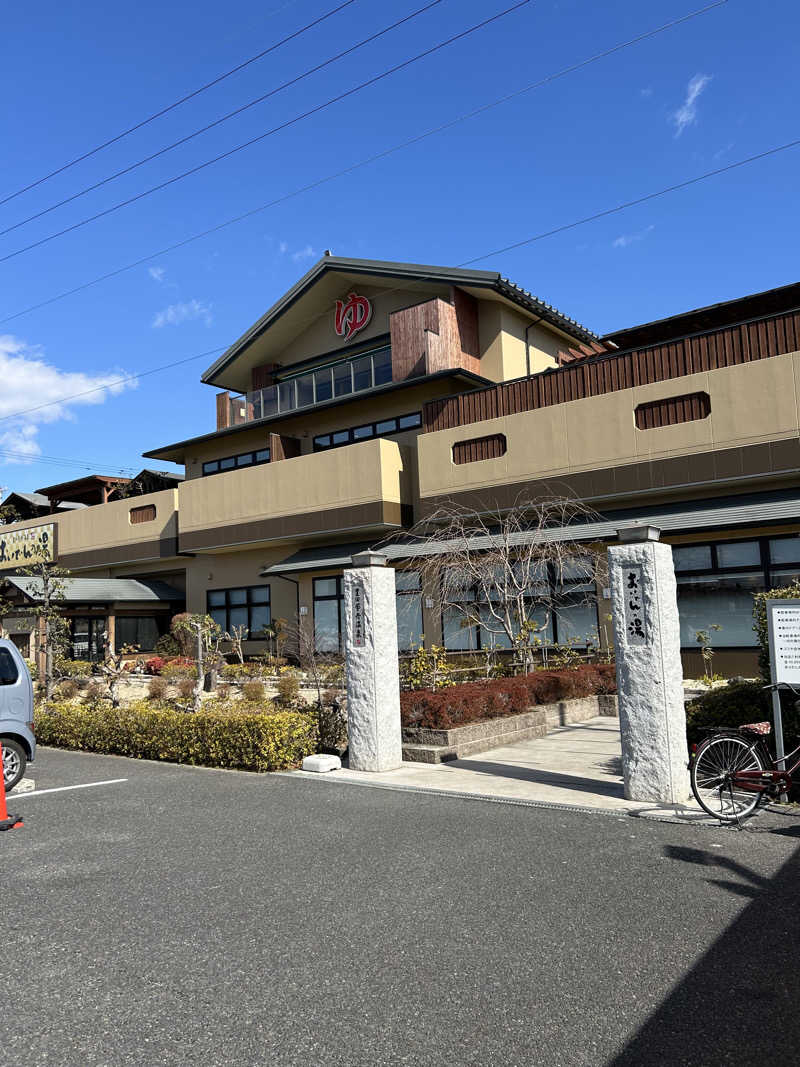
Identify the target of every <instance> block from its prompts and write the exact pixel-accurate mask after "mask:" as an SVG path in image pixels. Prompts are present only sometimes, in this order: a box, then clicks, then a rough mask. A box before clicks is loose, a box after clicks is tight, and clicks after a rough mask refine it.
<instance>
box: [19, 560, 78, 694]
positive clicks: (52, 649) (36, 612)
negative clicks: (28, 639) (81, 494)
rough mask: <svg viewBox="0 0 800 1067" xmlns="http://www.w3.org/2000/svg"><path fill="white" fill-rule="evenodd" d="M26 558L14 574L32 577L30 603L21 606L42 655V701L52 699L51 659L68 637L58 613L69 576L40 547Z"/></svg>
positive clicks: (67, 572)
mask: <svg viewBox="0 0 800 1067" xmlns="http://www.w3.org/2000/svg"><path fill="white" fill-rule="evenodd" d="M29 559H30V562H29V563H27V564H26V565H25V566H24V567H20V568H19V572H18V573H19V574H20V575H23V576H25V577H28V578H34V579H36V585H35V587H34V588H33V590H32V596H31V599H32V600H33V603H32V604H31V605H30V606H28V607H26V608H25V614H26V615H30V616H31V617H32V618H34V619H35V620H36V622H37V627H36V640H37V650H38V652H40V653H43V654H44V671H43V681H44V696H45V700H52V699H53V688H54V685H55V659H56V656H57V655H58V654H59V653H60V652H63V650H64V649H65V647H66V645H67V642H68V640H69V625H68V623H67V621H66V619H65V618H64V616H63V613H62V604H63V600H64V593H65V584H64V581H65V579H66V578H68V577H69V571H67V570H65V569H64V568H63V567H58V566H56V564H55V563H54V562H53V560H52V559H50V558H49V553H48V552H47V550H46V549H43V548H35V549H33V550H32V552H31V553H30V555H29Z"/></svg>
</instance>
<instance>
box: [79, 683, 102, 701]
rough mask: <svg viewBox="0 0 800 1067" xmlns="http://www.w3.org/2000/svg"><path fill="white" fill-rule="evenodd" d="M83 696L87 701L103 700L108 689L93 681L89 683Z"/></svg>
mask: <svg viewBox="0 0 800 1067" xmlns="http://www.w3.org/2000/svg"><path fill="white" fill-rule="evenodd" d="M83 695H84V697H85V699H86V700H88V701H98V700H105V699H106V698H107V697H108V689H107V688H106V687H105V686H104V685H103V683H102V682H98V681H97V679H95V680H94V681H93V682H89V684H88V685H87V686H86V690H85V692H84V694H83Z"/></svg>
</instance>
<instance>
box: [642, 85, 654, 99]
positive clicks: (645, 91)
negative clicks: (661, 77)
mask: <svg viewBox="0 0 800 1067" xmlns="http://www.w3.org/2000/svg"><path fill="white" fill-rule="evenodd" d="M652 95H653V90H652V89H651V88H650V87H649V86H648V87H647V88H646V89H640V90H639V96H641V97H644V99H645V100H646V99H647V98H648V97H650V96H652Z"/></svg>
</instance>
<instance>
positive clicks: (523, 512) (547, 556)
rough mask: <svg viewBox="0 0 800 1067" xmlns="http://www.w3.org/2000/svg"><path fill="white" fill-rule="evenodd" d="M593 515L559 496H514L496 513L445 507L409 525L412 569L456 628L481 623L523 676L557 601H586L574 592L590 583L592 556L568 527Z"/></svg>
mask: <svg viewBox="0 0 800 1067" xmlns="http://www.w3.org/2000/svg"><path fill="white" fill-rule="evenodd" d="M593 517H594V515H593V513H592V512H591V511H590V509H589V508H587V507H586V506H585V505H583V504H581V503H580V502H579V501H576V500H570V499H566V498H553V499H549V500H537V501H530V500H524V499H520V500H517V502H516V503H515V505H514V506H513V507H512V508H510V509H508V510H503V511H498V510H494V511H480V512H478V511H474V510H471V509H468V508H464V507H461V506H459V505H456V504H450V505H447V506H445V507H442V508H440V509H439V510H438V511H436V512H435V513H434V514H432V515H431V516H430V517H429V518H427V519H426V520H424V521H423V522H422V523H420V524H418V525H417V526H416V527H414V528H413V529H412V531H411V535H412V537H413V539H414V541H415V542H416V545H417V547H418V548H421V549H422V552H421V554H419V555H417V554H415V556H414V566H415V568H416V569H418V570H419V571H420V572H421V578H422V588H423V590H424V592H425V595H426V597H430V598H431V599H433V601H434V607H438V608H439V610H440V611H441V612H442V613H444V614H447V615H449V616H450V617H451V618H453V617H455V618H456V619H459V620H460V623H461V626H462V627H465V628H473V627H481V628H482V630H483V632H484V633H485V634H486V635H487V636H488V638H489V644H490V645H496V646H497V647H499V648H503V647H505V648H508V649H512V650H513V653H514V659H515V662H516V665H517V668H518V669H519V670H520V671H522V672H523V673H527V672H529V671H530V670H531V669H532V668H533V663H534V659H535V655H536V650H537V648H539V647H541V648H543V649H546V646H547V638H546V634H547V632H548V630H549V626H550V623H551V621H552V618H553V615H554V613H555V612H556V611H557V610H558V608H559V606H561V605H562V604H565V603H567V602H569V603H573V604H574V603H575V602H576V599H577V600H580V599H581V597H583V599H587V597H586V594H580V593H576V592H575V590H576V589H579V588H580V586H581V585H582V586H584V587H585V586H586V585H587V584H589V583H594V581H595V574H596V571H597V554H596V552H594V551H593V550H592V549H591V548H589V547H588V546H587V545H586V544H581V543H579V542H578V541H577V540H576V534H577V532H578V531H577V529H574V528H575V526H576V524H577V523H585V522H587V521H588V520H590V519H591V518H593ZM573 530H574V532H573ZM591 596H592V598H593V596H594V593H593V592H592V594H591Z"/></svg>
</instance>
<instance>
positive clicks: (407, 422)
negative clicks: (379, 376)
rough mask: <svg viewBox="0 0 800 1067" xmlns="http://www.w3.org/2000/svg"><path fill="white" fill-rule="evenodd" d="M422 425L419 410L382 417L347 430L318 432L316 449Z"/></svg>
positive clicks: (386, 434) (315, 441)
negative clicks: (387, 417) (377, 420)
mask: <svg viewBox="0 0 800 1067" xmlns="http://www.w3.org/2000/svg"><path fill="white" fill-rule="evenodd" d="M421 425H422V415H421V414H420V412H419V411H414V412H412V413H411V414H409V415H398V416H396V417H395V416H393V417H392V418H390V419H381V420H380V421H379V422H365V423H363V424H362V425H361V426H353V427H351V428H350V429H347V430H336V431H335V432H334V433H322V434H318V435H317V436H316V437H315V438H314V451H315V452H324V451H326V450H327V449H329V448H339V447H340V445H352V444H355V443H356V442H358V441H368V440H369V439H370V438H371V437H389V436H390V435H391V434H394V433H403V431H404V430H414V429H417V428H418V427H420V426H421Z"/></svg>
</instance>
